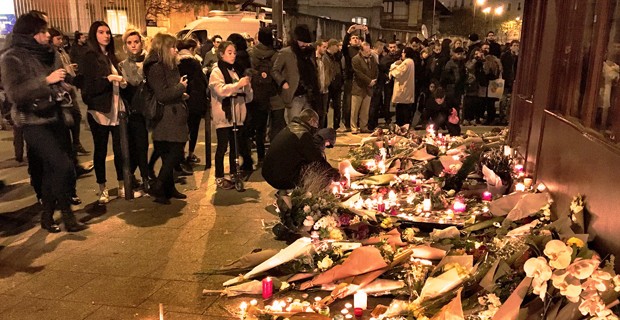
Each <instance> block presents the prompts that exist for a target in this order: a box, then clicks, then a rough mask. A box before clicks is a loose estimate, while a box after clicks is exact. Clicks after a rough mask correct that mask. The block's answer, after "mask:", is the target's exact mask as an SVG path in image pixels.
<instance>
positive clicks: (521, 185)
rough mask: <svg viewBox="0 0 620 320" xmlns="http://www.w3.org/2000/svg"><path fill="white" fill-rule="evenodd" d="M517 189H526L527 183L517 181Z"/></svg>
mask: <svg viewBox="0 0 620 320" xmlns="http://www.w3.org/2000/svg"><path fill="white" fill-rule="evenodd" d="M515 191H521V192H523V191H525V185H524V184H523V183H522V182H519V183H517V185H516V186H515Z"/></svg>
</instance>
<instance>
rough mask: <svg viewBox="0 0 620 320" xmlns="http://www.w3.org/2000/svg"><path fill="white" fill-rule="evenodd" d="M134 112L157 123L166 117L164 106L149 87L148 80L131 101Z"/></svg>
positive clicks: (141, 84) (140, 86)
mask: <svg viewBox="0 0 620 320" xmlns="http://www.w3.org/2000/svg"><path fill="white" fill-rule="evenodd" d="M131 107H132V108H133V112H137V113H140V114H142V115H143V116H144V118H146V119H147V120H149V121H151V122H153V123H157V122H159V120H161V118H162V117H163V115H164V109H163V104H161V103H160V102H159V101H157V98H155V94H154V93H153V90H152V89H151V88H150V86H149V85H148V83H147V81H146V78H145V79H144V80H143V81H142V82H141V83H140V85H139V86H138V90H136V93H135V94H134V96H133V98H132V99H131Z"/></svg>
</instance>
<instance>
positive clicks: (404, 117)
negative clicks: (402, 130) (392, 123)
mask: <svg viewBox="0 0 620 320" xmlns="http://www.w3.org/2000/svg"><path fill="white" fill-rule="evenodd" d="M414 111H415V109H414ZM410 122H411V104H409V103H397V104H396V124H397V125H398V126H404V125H405V124H407V123H410Z"/></svg>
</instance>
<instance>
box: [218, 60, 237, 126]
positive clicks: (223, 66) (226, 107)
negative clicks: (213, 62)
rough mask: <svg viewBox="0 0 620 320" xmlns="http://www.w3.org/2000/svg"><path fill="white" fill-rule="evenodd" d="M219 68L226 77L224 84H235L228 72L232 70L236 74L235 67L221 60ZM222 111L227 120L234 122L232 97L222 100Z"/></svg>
mask: <svg viewBox="0 0 620 320" xmlns="http://www.w3.org/2000/svg"><path fill="white" fill-rule="evenodd" d="M217 66H218V68H220V71H222V75H223V76H224V83H226V84H229V83H233V79H232V77H231V76H230V73H229V72H228V71H229V70H232V71H233V72H234V71H235V68H234V66H233V65H232V64H230V63H228V62H225V61H224V60H221V59H220V60H218V61H217ZM222 110H223V111H224V114H225V115H226V120H228V121H232V97H226V98H224V99H223V100H222Z"/></svg>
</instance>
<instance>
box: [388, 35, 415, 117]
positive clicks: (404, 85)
mask: <svg viewBox="0 0 620 320" xmlns="http://www.w3.org/2000/svg"><path fill="white" fill-rule="evenodd" d="M413 54H414V51H413V48H410V47H407V48H405V50H404V51H403V52H402V53H401V55H402V57H401V60H399V61H396V62H394V63H393V64H392V65H391V66H390V77H391V78H394V93H393V95H392V103H394V104H395V105H396V124H397V125H398V126H403V125H405V124H408V123H410V122H411V120H412V119H410V115H411V113H412V112H411V108H412V105H413V102H414V101H415V63H414V62H413Z"/></svg>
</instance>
